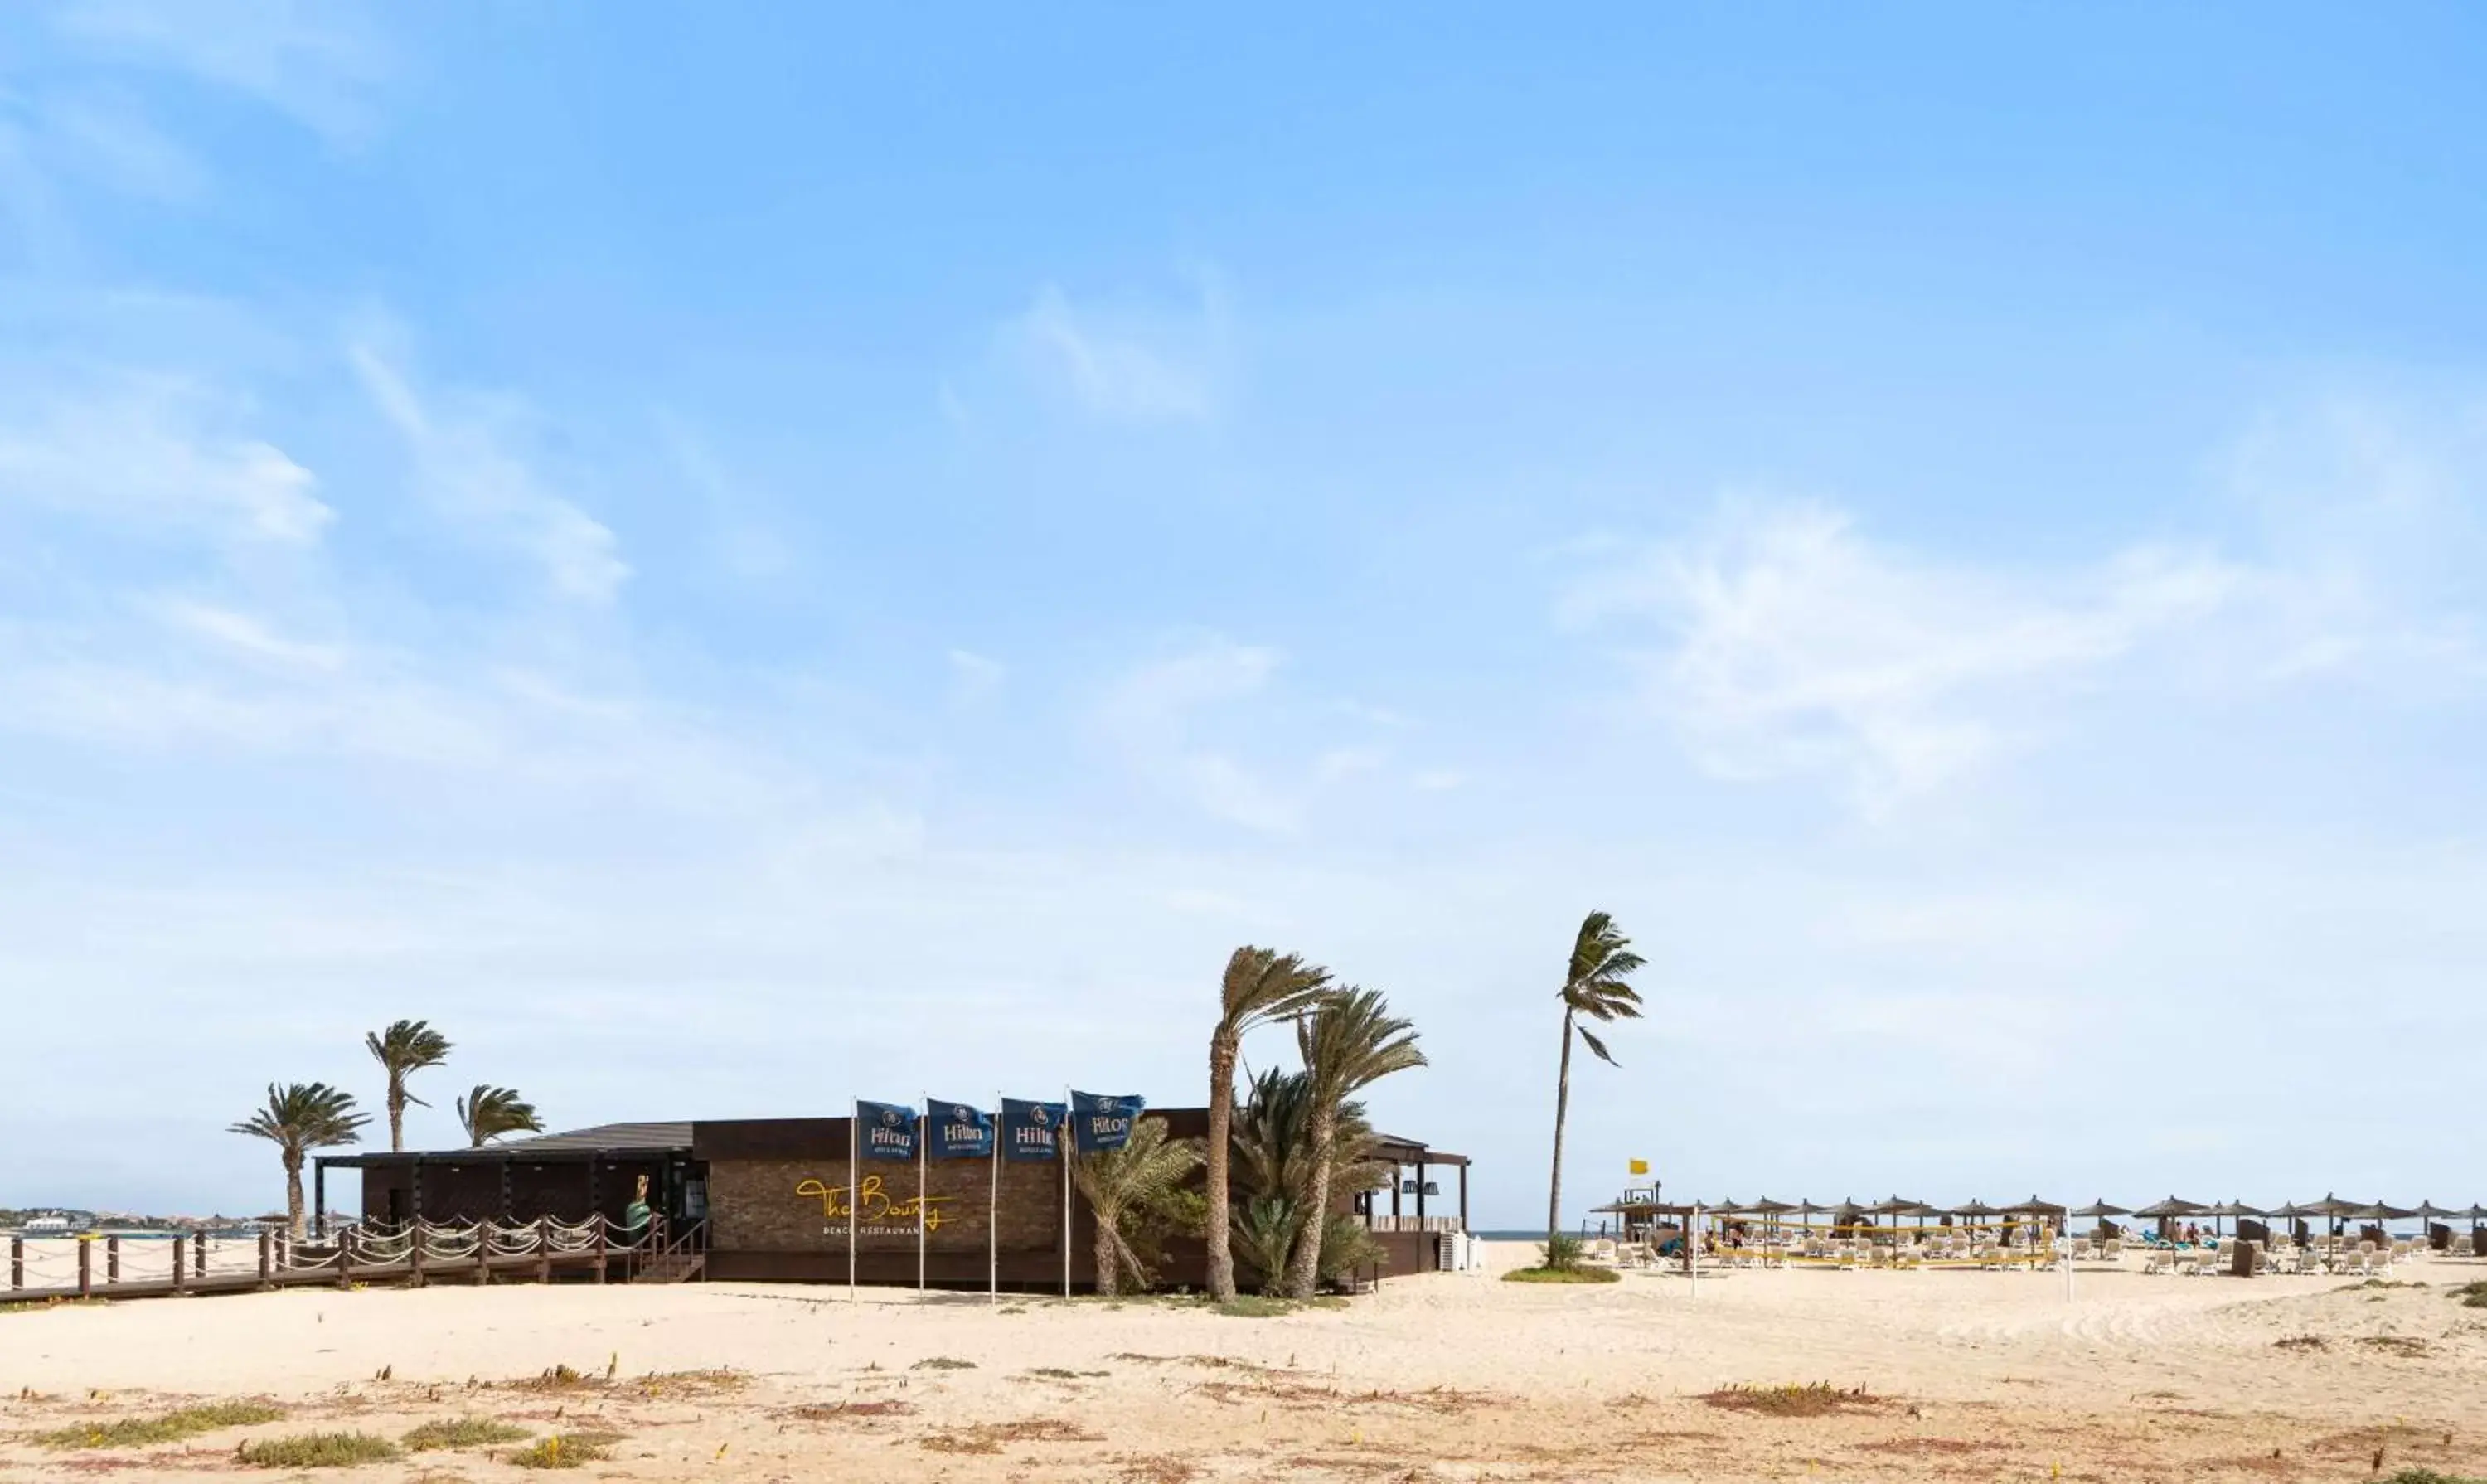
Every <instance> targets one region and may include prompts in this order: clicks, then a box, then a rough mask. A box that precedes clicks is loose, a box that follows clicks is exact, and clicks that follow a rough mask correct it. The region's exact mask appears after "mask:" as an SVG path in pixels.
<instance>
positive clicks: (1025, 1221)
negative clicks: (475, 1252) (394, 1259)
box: [312, 1107, 1468, 1290]
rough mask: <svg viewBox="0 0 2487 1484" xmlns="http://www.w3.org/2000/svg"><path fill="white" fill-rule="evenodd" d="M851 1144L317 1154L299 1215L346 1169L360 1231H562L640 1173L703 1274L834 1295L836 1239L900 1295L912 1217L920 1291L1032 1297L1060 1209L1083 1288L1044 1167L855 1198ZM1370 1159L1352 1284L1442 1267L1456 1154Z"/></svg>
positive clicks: (1003, 1166) (840, 1259)
mask: <svg viewBox="0 0 2487 1484" xmlns="http://www.w3.org/2000/svg"><path fill="white" fill-rule="evenodd" d="M1145 1116H1148V1117H1152V1118H1163V1119H1164V1120H1165V1121H1166V1124H1167V1126H1168V1128H1167V1133H1168V1134H1170V1135H1171V1136H1172V1137H1175V1138H1200V1137H1203V1136H1204V1135H1206V1134H1207V1133H1208V1130H1209V1110H1208V1109H1207V1108H1200V1107H1178V1108H1152V1109H1150V1110H1149V1111H1148V1113H1147V1114H1146V1115H1145ZM918 1122H919V1126H920V1124H921V1122H922V1119H921V1115H920V1114H919V1115H918ZM853 1132H854V1131H853V1130H852V1128H851V1127H850V1120H849V1119H846V1118H736V1119H702V1120H697V1121H694V1122H688V1123H620V1124H606V1125H603V1126H601V1127H599V1128H593V1129H581V1130H578V1131H576V1132H573V1133H567V1134H546V1135H544V1136H541V1137H536V1138H528V1139H519V1140H514V1141H512V1142H509V1143H503V1144H492V1145H488V1146H486V1147H484V1148H480V1149H449V1150H431V1151H412V1150H409V1151H406V1152H404V1153H386V1152H377V1151H374V1152H358V1153H352V1154H338V1155H321V1156H317V1157H315V1159H314V1162H313V1177H312V1178H313V1181H314V1192H313V1195H314V1199H313V1203H312V1209H313V1210H314V1211H324V1210H326V1209H327V1204H326V1195H327V1184H328V1179H329V1175H330V1172H331V1171H332V1170H334V1171H337V1172H339V1173H341V1174H342V1173H344V1172H346V1171H353V1172H357V1173H359V1175H360V1177H361V1180H362V1213H363V1219H364V1221H366V1222H367V1223H371V1224H373V1225H386V1226H391V1227H394V1226H398V1225H402V1224H404V1223H405V1222H406V1221H409V1220H412V1219H416V1218H420V1219H422V1220H426V1221H434V1222H468V1221H479V1220H494V1221H501V1222H505V1223H512V1222H525V1221H535V1220H540V1219H545V1218H550V1219H552V1220H556V1221H562V1222H573V1223H574V1222H578V1221H582V1220H584V1219H586V1218H588V1217H589V1216H590V1215H601V1216H604V1217H607V1218H612V1219H613V1220H615V1221H617V1222H618V1221H621V1220H623V1219H624V1218H625V1214H626V1212H627V1211H628V1210H629V1205H630V1203H631V1201H632V1199H633V1198H634V1195H635V1192H636V1191H637V1190H638V1185H639V1181H640V1180H641V1179H642V1178H644V1179H645V1180H646V1181H647V1183H648V1197H647V1198H648V1203H649V1205H650V1207H651V1208H652V1209H653V1211H654V1212H655V1213H657V1215H659V1216H661V1217H662V1218H663V1219H664V1224H665V1227H666V1229H667V1231H668V1232H669V1233H674V1234H682V1235H685V1236H687V1237H688V1239H689V1240H690V1241H691V1242H693V1243H695V1244H696V1245H697V1246H700V1247H702V1248H703V1249H704V1250H705V1254H706V1257H705V1262H704V1265H703V1266H704V1269H705V1275H706V1276H708V1277H711V1278H719V1279H740V1280H745V1281H763V1282H839V1283H843V1282H845V1281H846V1280H847V1272H848V1233H849V1230H850V1228H852V1230H853V1232H854V1243H853V1246H854V1270H855V1274H856V1276H857V1278H858V1279H859V1280H860V1281H863V1282H868V1283H913V1282H914V1281H915V1279H916V1251H917V1234H918V1220H919V1218H918V1212H919V1210H920V1211H921V1213H922V1215H921V1226H922V1238H923V1261H924V1274H925V1278H926V1281H928V1282H930V1283H932V1284H935V1285H937V1286H944V1287H955V1288H982V1287H984V1286H985V1284H986V1282H987V1281H988V1263H989V1262H990V1263H991V1264H992V1268H993V1270H994V1272H995V1273H996V1274H997V1280H998V1281H999V1283H1000V1284H1001V1285H1002V1286H1003V1287H1006V1288H1020V1289H1035V1290H1042V1289H1048V1288H1055V1287H1058V1286H1059V1285H1060V1284H1061V1282H1062V1274H1063V1244H1064V1236H1065V1222H1064V1207H1065V1205H1066V1202H1067V1204H1068V1206H1069V1208H1070V1220H1069V1223H1068V1225H1069V1242H1070V1259H1071V1261H1070V1271H1071V1281H1072V1284H1073V1285H1074V1286H1075V1287H1079V1288H1093V1287H1094V1286H1095V1283H1096V1272H1095V1261H1094V1253H1095V1250H1096V1246H1095V1244H1096V1224H1095V1221H1094V1219H1093V1218H1092V1217H1091V1215H1090V1213H1089V1211H1088V1209H1087V1202H1086V1201H1084V1200H1082V1199H1080V1198H1079V1196H1078V1194H1077V1192H1076V1189H1074V1190H1065V1188H1064V1180H1063V1168H1062V1163H1061V1161H1060V1159H1059V1158H1058V1157H1054V1158H1040V1159H999V1160H996V1159H993V1158H980V1159H949V1160H945V1159H938V1158H933V1159H927V1160H924V1161H922V1162H917V1161H914V1160H908V1161H906V1162H898V1161H882V1160H874V1159H870V1158H867V1159H865V1160H863V1161H862V1162H861V1164H862V1170H861V1174H862V1182H861V1186H860V1189H858V1188H857V1186H856V1182H855V1178H854V1173H853V1171H852V1168H851V1166H850V1164H849V1151H850V1148H851V1141H852V1138H853ZM918 1132H919V1134H921V1132H922V1130H921V1128H920V1127H919V1130H918ZM1376 1158H1377V1159H1378V1160H1379V1161H1381V1162H1384V1163H1387V1164H1390V1165H1393V1166H1394V1167H1395V1173H1394V1177H1393V1179H1392V1180H1391V1181H1390V1183H1389V1185H1388V1187H1387V1188H1386V1189H1383V1188H1380V1187H1377V1188H1376V1189H1374V1190H1357V1191H1345V1192H1341V1193H1340V1194H1339V1196H1338V1197H1337V1200H1336V1209H1339V1210H1341V1211H1345V1212H1349V1213H1351V1214H1353V1215H1354V1216H1355V1217H1356V1218H1358V1219H1359V1220H1360V1221H1362V1222H1363V1223H1364V1224H1365V1225H1366V1226H1367V1227H1368V1228H1369V1229H1370V1230H1371V1231H1372V1233H1373V1235H1374V1238H1375V1240H1376V1242H1377V1243H1378V1244H1379V1245H1380V1246H1381V1247H1382V1248H1383V1251H1384V1252H1385V1253H1386V1260H1385V1261H1384V1262H1383V1264H1382V1265H1380V1267H1379V1269H1378V1270H1377V1271H1373V1272H1369V1273H1367V1274H1362V1275H1363V1276H1365V1277H1368V1278H1380V1277H1385V1276H1392V1275H1397V1274H1410V1273H1430V1272H1435V1271H1439V1270H1440V1269H1444V1268H1448V1267H1451V1266H1454V1265H1455V1264H1456V1262H1457V1261H1458V1258H1457V1256H1456V1254H1457V1253H1458V1252H1459V1251H1460V1250H1461V1249H1462V1247H1463V1246H1464V1244H1465V1242H1466V1238H1467V1229H1468V1226H1467V1215H1468V1211H1467V1205H1468V1202H1467V1193H1468V1180H1467V1175H1468V1161H1467V1156H1465V1155H1458V1154H1450V1153H1446V1152H1444V1151H1441V1150H1437V1149H1433V1148H1431V1147H1429V1146H1427V1145H1425V1144H1422V1143H1419V1142H1416V1141H1414V1140H1411V1139H1403V1138H1388V1137H1385V1138H1383V1139H1382V1140H1381V1141H1380V1148H1379V1150H1378V1152H1377V1155H1376ZM919 1169H920V1171H921V1178H922V1180H923V1192H922V1198H921V1205H920V1207H919V1205H918V1204H917V1201H918V1192H917V1181H918V1175H919ZM338 1193H340V1194H341V1195H342V1194H343V1193H344V1192H343V1191H340V1192H338ZM850 1199H852V1201H853V1202H854V1203H855V1204H854V1206H853V1208H852V1213H851V1212H850V1208H849V1201H850ZM1164 1253H1165V1261H1164V1263H1163V1265H1162V1267H1161V1270H1160V1278H1159V1280H1160V1283H1161V1284H1162V1285H1164V1286H1166V1287H1170V1288H1171V1287H1189V1288H1195V1289H1197V1288H1201V1287H1205V1286H1206V1284H1207V1282H1208V1252H1207V1247H1206V1246H1205V1245H1204V1244H1202V1242H1201V1241H1200V1240H1199V1239H1198V1238H1196V1237H1175V1238H1171V1239H1169V1240H1168V1241H1167V1242H1166V1244H1165V1248H1164ZM1245 1280H1246V1281H1247V1282H1249V1281H1252V1279H1251V1278H1250V1277H1249V1276H1247V1277H1246V1279H1245Z"/></svg>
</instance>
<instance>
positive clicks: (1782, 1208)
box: [1744, 1195, 1812, 1216]
mask: <svg viewBox="0 0 2487 1484" xmlns="http://www.w3.org/2000/svg"><path fill="white" fill-rule="evenodd" d="M1744 1209H1745V1210H1746V1211H1747V1212H1749V1213H1751V1214H1752V1215H1754V1216H1785V1215H1787V1214H1788V1213H1789V1212H1791V1211H1809V1210H1811V1209H1812V1208H1811V1207H1809V1206H1806V1205H1804V1204H1802V1202H1799V1203H1797V1204H1793V1205H1792V1204H1790V1203H1788V1202H1787V1201H1783V1200H1773V1199H1771V1198H1770V1197H1769V1196H1767V1195H1765V1196H1763V1197H1762V1198H1761V1199H1760V1200H1757V1201H1755V1202H1753V1203H1752V1204H1751V1205H1749V1206H1746V1207H1745V1208H1744Z"/></svg>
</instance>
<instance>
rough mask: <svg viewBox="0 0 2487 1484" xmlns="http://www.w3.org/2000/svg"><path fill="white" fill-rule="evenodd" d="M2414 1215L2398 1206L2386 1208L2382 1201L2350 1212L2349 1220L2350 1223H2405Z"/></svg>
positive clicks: (2413, 1212)
mask: <svg viewBox="0 0 2487 1484" xmlns="http://www.w3.org/2000/svg"><path fill="white" fill-rule="evenodd" d="M2416 1215H2417V1212H2415V1211H2404V1210H2402V1209H2401V1208H2400V1207H2398V1206H2387V1205H2385V1204H2384V1203H2383V1202H2382V1201H2375V1202H2373V1203H2371V1204H2369V1205H2364V1206H2360V1207H2359V1208H2358V1209H2357V1210H2355V1211H2352V1212H2350V1213H2349V1219H2350V1220H2352V1221H2406V1220H2408V1219H2409V1218H2411V1217H2414V1216H2416Z"/></svg>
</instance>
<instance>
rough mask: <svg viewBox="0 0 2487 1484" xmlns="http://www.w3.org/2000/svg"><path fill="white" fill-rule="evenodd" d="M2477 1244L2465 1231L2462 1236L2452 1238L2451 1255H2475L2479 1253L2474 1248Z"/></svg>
mask: <svg viewBox="0 0 2487 1484" xmlns="http://www.w3.org/2000/svg"><path fill="white" fill-rule="evenodd" d="M2475 1246H2476V1244H2475V1242H2474V1241H2473V1239H2472V1238H2471V1237H2470V1236H2469V1235H2468V1234H2466V1233H2465V1234H2464V1235H2462V1236H2458V1237H2455V1238H2453V1239H2452V1247H2451V1255H2452V1256H2454V1257H2475V1256H2477V1255H2478V1254H2477V1252H2476V1251H2474V1250H2473V1248H2474V1247H2475Z"/></svg>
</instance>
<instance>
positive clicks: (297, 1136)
mask: <svg viewBox="0 0 2487 1484" xmlns="http://www.w3.org/2000/svg"><path fill="white" fill-rule="evenodd" d="M369 1122H371V1120H370V1119H369V1118H366V1117H365V1116H363V1115H362V1114H360V1113H357V1112H355V1111H354V1095H353V1094H352V1093H349V1092H340V1091H338V1090H337V1089H336V1088H334V1087H331V1086H329V1085H328V1084H327V1083H325V1082H282V1083H279V1082H270V1083H268V1084H267V1106H265V1107H263V1108H260V1109H258V1110H257V1111H255V1112H253V1113H252V1114H251V1115H250V1116H249V1117H248V1118H245V1119H243V1120H242V1121H241V1122H239V1123H238V1124H235V1125H233V1126H232V1129H231V1131H230V1132H232V1133H235V1134H249V1135H251V1136H252V1137H253V1138H264V1139H266V1140H267V1141H268V1142H270V1143H272V1144H274V1145H275V1146H276V1147H277V1149H278V1150H279V1151H281V1152H282V1153H283V1155H284V1157H285V1218H286V1219H287V1220H288V1221H290V1222H292V1223H293V1240H294V1241H296V1242H299V1241H301V1240H302V1236H303V1220H302V1156H303V1154H304V1153H305V1152H306V1151H309V1150H313V1149H325V1148H327V1147H329V1146H330V1145H332V1144H358V1143H361V1142H362V1137H363V1136H362V1134H361V1133H360V1132H359V1131H360V1130H361V1129H362V1127H363V1125H364V1124H367V1123H369Z"/></svg>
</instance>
